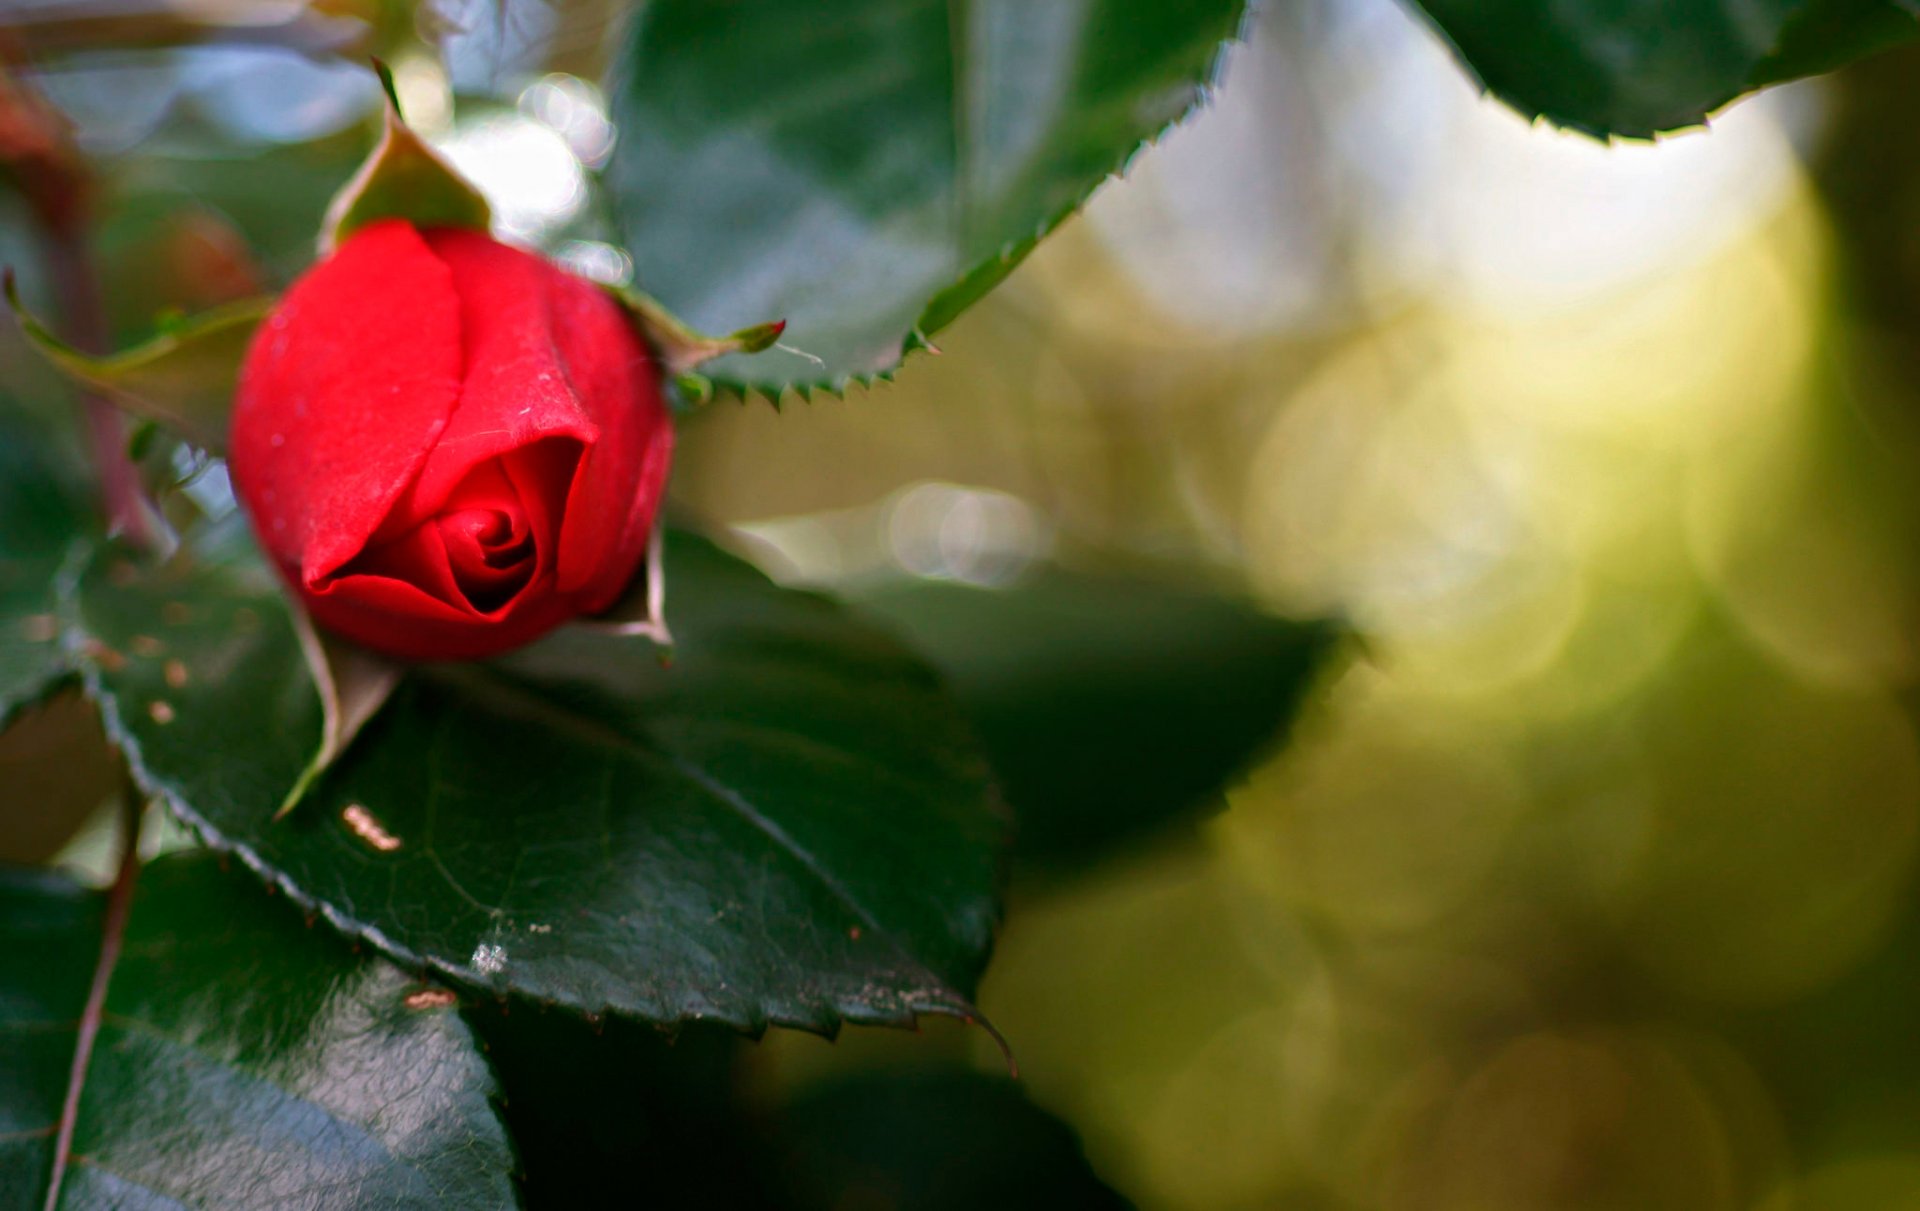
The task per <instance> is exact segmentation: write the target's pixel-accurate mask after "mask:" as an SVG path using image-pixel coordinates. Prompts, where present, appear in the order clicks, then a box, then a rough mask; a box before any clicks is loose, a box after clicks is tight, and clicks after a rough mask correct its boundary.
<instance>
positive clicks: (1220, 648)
mask: <svg viewBox="0 0 1920 1211" xmlns="http://www.w3.org/2000/svg"><path fill="white" fill-rule="evenodd" d="M1188 579H1189V580H1190V579H1191V577H1189V578H1188ZM853 600H854V602H855V603H856V604H857V605H858V606H859V607H860V608H861V609H862V610H864V611H865V612H867V613H869V614H872V615H875V616H877V617H879V618H881V619H883V620H885V621H886V622H888V623H889V624H891V625H892V626H893V627H895V628H896V629H897V630H899V631H900V633H901V634H903V635H904V636H905V637H906V638H907V639H908V640H909V641H910V642H911V643H912V644H913V646H914V647H915V649H916V650H918V651H920V652H922V653H923V654H925V655H926V657H927V658H928V659H929V660H931V661H932V662H933V663H934V664H935V665H936V666H937V667H938V668H939V669H940V671H941V672H942V673H943V674H944V675H945V676H946V678H947V683H948V685H949V686H951V687H952V690H953V693H954V696H955V697H956V698H957V699H958V700H959V701H960V703H961V705H962V706H963V707H964V708H965V709H966V711H967V715H968V718H969V719H970V720H971V722H972V723H973V726H974V730H975V731H976V732H977V733H978V734H979V736H980V739H981V743H982V744H983V745H985V747H986V750H987V756H988V759H989V760H990V761H991V763H992V765H993V768H994V772H995V774H996V775H997V776H998V777H999V780H1000V784H1001V786H1002V788H1003V790H1004V791H1005V794H1006V797H1007V803H1008V805H1009V806H1010V807H1011V808H1012V809H1013V813H1014V816H1015V819H1016V822H1017V826H1018V829H1017V839H1018V856H1019V857H1020V859H1021V860H1022V861H1023V862H1026V863H1030V864H1039V865H1044V866H1050V867H1056V868H1070V867H1075V866H1079V865H1082V864H1085V863H1087V862H1089V861H1093V860H1096V859H1099V858H1101V857H1104V856H1107V855H1108V854H1110V853H1112V852H1113V851H1114V850H1116V849H1119V848H1121V847H1124V846H1126V845H1128V844H1133V843H1139V842H1141V841H1143V840H1145V839H1147V838H1149V837H1159V836H1162V835H1164V834H1165V833H1166V832H1167V831H1168V830H1169V828H1170V827H1171V826H1173V825H1176V824H1179V823H1182V822H1185V821H1188V820H1191V819H1192V818H1193V817H1194V816H1196V815H1197V814H1199V813H1201V812H1204V811H1207V810H1210V809H1214V808H1218V807H1219V806H1221V805H1222V802H1223V801H1222V798H1221V791H1222V789H1223V787H1225V786H1226V785H1227V784H1228V783H1229V782H1230V781H1231V780H1232V779H1233V778H1234V777H1236V776H1237V775H1239V774H1241V773H1243V772H1245V771H1246V770H1247V769H1248V768H1249V767H1250V766H1251V765H1252V764H1253V763H1254V762H1255V761H1257V760H1258V759H1259V758H1260V757H1261V755H1262V754H1264V753H1266V752H1267V751H1269V750H1270V749H1272V748H1274V747H1275V746H1277V745H1278V744H1279V743H1280V742H1281V741H1282V740H1283V739H1284V736H1285V733H1286V731H1287V728H1288V725H1289V724H1290V723H1291V722H1292V720H1293V717H1294V716H1295V715H1296V714H1297V713H1298V712H1299V710H1300V709H1301V707H1302V706H1303V705H1304V704H1305V702H1306V700H1307V694H1308V691H1309V689H1310V688H1311V687H1312V686H1313V685H1314V683H1315V680H1316V678H1317V677H1318V675H1319V673H1320V672H1321V669H1322V667H1323V666H1324V664H1325V663H1326V661H1327V660H1328V659H1329V657H1330V656H1331V655H1332V654H1333V652H1334V651H1335V650H1336V646H1337V642H1338V635H1339V632H1338V631H1337V630H1336V628H1335V627H1333V626H1331V625H1329V624H1327V623H1324V622H1296V621H1289V620H1287V619H1282V618H1274V617H1271V616H1268V615H1265V614H1262V613H1260V612H1259V611H1257V610H1255V609H1253V608H1251V607H1249V606H1248V605H1246V604H1243V603H1241V602H1238V601H1235V600H1232V599H1231V598H1227V597H1222V596H1218V595H1215V594H1211V593H1207V592H1199V591H1191V590H1188V589H1182V588H1176V587H1172V586H1171V585H1170V584H1161V583H1156V582H1154V581H1151V580H1145V579H1137V578H1120V577H1111V576H1093V575H1087V574H1082V573H1075V572H1070V571H1067V570H1065V569H1059V568H1049V569H1046V570H1044V571H1042V572H1040V573H1038V574H1036V575H1033V576H1031V577H1030V578H1029V579H1027V580H1025V581H1023V582H1022V583H1020V584H1018V585H1015V586H1013V587H1009V588H1002V589H983V588H974V587H971V586H966V585H960V584H952V583H941V582H937V581H909V582H894V583H877V584H871V585H867V586H864V587H862V588H861V589H860V591H859V592H858V593H857V594H856V595H855V596H854V598H853Z"/></svg>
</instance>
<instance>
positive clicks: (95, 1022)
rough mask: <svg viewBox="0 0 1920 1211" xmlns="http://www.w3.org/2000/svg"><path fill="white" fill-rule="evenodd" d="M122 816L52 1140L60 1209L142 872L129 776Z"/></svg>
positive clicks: (140, 811)
mask: <svg viewBox="0 0 1920 1211" xmlns="http://www.w3.org/2000/svg"><path fill="white" fill-rule="evenodd" d="M122 795H123V799H122V803H121V806H122V814H121V818H120V834H121V836H120V872H119V874H117V875H115V876H114V880H113V889H112V890H111V891H109V892H108V893H107V914H106V918H105V919H104V921H103V922H102V923H101V927H100V957H99V959H98V960H97V961H96V962H95V963H94V967H93V984H92V986H91V987H89V988H88V989H87V1005H86V1008H85V1009H83V1010H82V1011H81V1013H80V1029H79V1030H78V1031H77V1032H76V1034H75V1037H74V1044H73V1067H72V1068H71V1069H70V1070H69V1071H68V1073H67V1096H66V1100H65V1101H64V1102H63V1103H62V1104H61V1106H60V1128H59V1131H58V1132H57V1133H56V1134H55V1136H54V1141H53V1168H52V1171H51V1173H50V1175H49V1176H48V1178H47V1201H46V1204H45V1209H46V1211H58V1209H59V1206H60V1187H61V1186H62V1185H63V1184H64V1183H65V1181H66V1176H67V1164H68V1162H69V1160H71V1159H72V1156H73V1131H74V1126H75V1124H76V1123H78V1122H79V1119H80V1094H81V1091H82V1090H83V1089H84V1088H85V1087H86V1083H87V1067H88V1065H89V1064H90V1063H91V1062H92V1060H93V1044H94V1040H95V1039H97V1038H98V1037H99V1035H100V1019H101V1018H102V1017H103V1016H104V1015H105V1013H106V1008H107V985H108V984H109V983H110V982H112V980H113V969H114V966H115V965H116V964H118V963H119V961H120V944H121V942H122V941H123V940H124V939H125V938H126V934H127V915H128V910H129V909H130V908H131V907H132V905H133V885H134V883H135V882H136V881H137V880H138V879H139V876H140V824H141V821H142V819H143V818H144V817H145V815H146V806H147V801H146V797H145V796H143V795H142V794H141V793H140V792H139V791H138V790H137V789H136V788H135V787H134V785H133V780H132V779H131V778H127V779H126V781H125V789H124V790H123V792H122Z"/></svg>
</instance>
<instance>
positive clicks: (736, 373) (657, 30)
mask: <svg viewBox="0 0 1920 1211" xmlns="http://www.w3.org/2000/svg"><path fill="white" fill-rule="evenodd" d="M1243 8H1244V5H1243V3H1242V2H1241V0H1185V2H1183V3H1172V2H1170V0H1148V2H1143V0H1050V2H1049V3H1047V4H1044V5H1036V4H1032V3H1029V2H1028V0H849V2H848V3H844V4H838V5H836V6H834V12H833V15H832V18H831V19H822V18H820V17H817V16H809V15H802V14H800V13H799V12H797V11H796V10H795V9H794V7H793V6H792V5H791V4H788V3H784V2H783V0H736V2H734V3H729V4H713V3H711V2H710V0H654V2H653V3H650V4H648V5H646V6H644V7H643V8H641V9H640V10H639V11H638V12H637V13H636V14H635V15H634V17H633V20H632V22H631V27H630V31H629V36H628V39H627V41H626V43H625V45H624V47H623V48H622V49H621V51H620V53H619V56H618V58H617V60H616V63H615V67H614V72H613V80H612V84H611V87H610V91H609V95H610V98H611V100H610V105H611V108H612V111H613V115H614V118H615V120H616V121H617V122H618V124H619V128H620V141H619V143H618V145H617V146H616V148H615V151H614V156H613V160H612V162H611V164H610V165H609V167H608V170H607V184H608V186H609V188H610V192H611V195H612V199H613V205H614V209H615V211H616V213H617V216H618V219H619V222H620V225H621V228H622V231H623V233H624V237H625V240H626V244H627V247H628V250H629V251H630V252H631V254H632V256H633V259H634V265H635V268H636V277H637V280H638V281H639V284H640V285H641V286H642V287H644V288H645V289H646V290H647V291H649V292H650V293H652V294H653V295H654V296H655V297H657V298H659V299H660V300H661V301H662V302H663V303H665V304H666V305H667V306H669V307H671V308H673V310H674V311H675V312H676V313H678V314H679V315H681V316H683V317H685V318H686V319H687V320H688V321H689V322H691V323H692V324H694V325H695V326H697V327H699V328H702V329H705V330H707V331H711V332H726V331H731V330H733V329H735V328H739V327H741V326H742V325H745V324H750V323H755V322H758V321H761V320H765V319H766V318H767V317H769V316H781V317H784V318H785V319H786V320H787V325H788V326H787V330H786V334H785V336H784V337H783V338H782V339H783V341H784V346H783V347H781V348H776V349H774V350H770V351H768V352H766V353H764V354H760V355H758V356H756V357H754V358H753V359H751V360H746V359H742V358H739V357H728V358H722V359H720V360H719V361H716V362H715V363H714V364H713V366H712V368H711V369H710V371H709V372H708V373H709V377H710V378H711V379H712V380H713V381H714V383H715V384H716V385H718V386H719V387H722V388H724V389H727V390H729V391H731V392H732V393H734V394H746V393H749V392H751V393H757V394H762V395H765V396H767V397H769V398H771V399H774V400H776V401H777V400H778V399H779V397H780V396H781V394H782V393H783V392H785V391H788V390H792V391H796V392H798V393H801V394H803V395H805V394H811V393H812V392H814V391H816V390H828V391H835V392H837V391H841V390H843V389H844V388H845V387H846V386H847V385H848V384H850V383H853V382H866V381H872V380H873V379H875V378H884V377H887V376H889V375H890V374H891V373H892V372H893V370H894V369H895V367H897V366H898V364H899V363H900V360H901V359H902V358H903V357H904V356H905V355H906V354H907V353H908V352H910V351H911V350H913V349H914V348H918V347H923V346H924V345H925V343H926V338H927V337H928V336H930V335H931V334H933V333H935V332H937V331H939V330H940V329H941V328H942V327H944V326H945V325H946V324H947V323H949V322H951V321H952V320H953V319H954V317H956V316H958V315H959V314H960V313H961V312H962V311H964V310H966V308H967V307H968V306H970V305H971V304H972V303H974V302H975V301H976V300H978V299H979V298H980V297H981V296H982V295H984V294H985V293H986V292H987V291H988V290H990V289H991V288H992V287H993V286H994V285H995V284H996V283H998V282H999V281H1000V279H1001V278H1003V277H1004V276H1006V274H1007V273H1008V272H1010V271H1011V270H1012V269H1013V267H1014V266H1015V265H1016V264H1018V263H1019V261H1020V260H1021V259H1022V258H1023V257H1025V256H1026V254H1027V253H1028V252H1029V251H1031V249H1032V248H1033V246H1034V244H1035V243H1037V242H1038V240H1039V239H1040V237H1041V236H1043V235H1044V234H1045V233H1046V232H1048V231H1049V230H1051V229H1052V228H1053V227H1054V226H1056V225H1057V224H1058V223H1060V222H1061V221H1062V220H1063V219H1064V218H1065V217H1066V216H1067V215H1068V214H1070V213H1072V211H1073V210H1074V209H1075V208H1076V207H1077V206H1079V205H1080V204H1081V203H1082V202H1084V201H1085V200H1086V198H1087V196H1088V195H1089V194H1090V193H1091V192H1092V191H1093V190H1094V188H1095V187H1096V186H1098V185H1099V184H1100V183H1101V182H1102V181H1103V180H1105V179H1106V178H1107V177H1108V176H1109V175H1111V174H1113V173H1115V172H1118V171H1120V170H1121V169H1123V168H1124V167H1125V165H1126V163H1127V161H1128V160H1129V158H1131V157H1132V155H1133V154H1134V152H1135V151H1137V150H1138V149H1139V147H1140V146H1141V145H1142V144H1143V143H1144V142H1145V141H1146V140H1148V139H1150V138H1152V137H1153V136H1155V135H1156V134H1157V133H1158V132H1160V131H1161V130H1163V129H1165V128H1166V127H1167V126H1168V125H1170V124H1172V123H1173V122H1175V121H1177V120H1179V119H1180V118H1181V117H1182V116H1183V115H1184V114H1186V113H1187V112H1188V111H1189V110H1191V109H1192V107H1193V106H1194V105H1195V104H1197V103H1198V102H1199V101H1200V100H1201V99H1202V98H1203V97H1204V96H1205V94H1206V91H1207V89H1208V87H1209V85H1210V83H1211V81H1212V79H1213V77H1214V74H1215V72H1216V70H1217V64H1218V59H1219V56H1220V53H1221V48H1222V46H1223V44H1224V43H1225V42H1226V41H1227V40H1229V39H1231V38H1232V37H1233V36H1234V35H1235V34H1236V32H1237V31H1238V29H1239V26H1240V23H1241V20H1242V16H1243ZM796 351H797V352H796Z"/></svg>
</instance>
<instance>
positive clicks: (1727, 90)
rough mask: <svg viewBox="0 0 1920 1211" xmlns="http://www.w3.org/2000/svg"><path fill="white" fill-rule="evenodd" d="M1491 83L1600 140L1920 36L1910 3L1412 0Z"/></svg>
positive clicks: (1525, 109) (1695, 117)
mask: <svg viewBox="0 0 1920 1211" xmlns="http://www.w3.org/2000/svg"><path fill="white" fill-rule="evenodd" d="M1418 3H1419V5H1420V7H1421V8H1423V9H1425V10H1426V12H1427V15H1428V16H1429V17H1430V18H1431V19H1432V21H1433V23H1434V24H1435V25H1436V26H1438V27H1439V29H1440V32H1441V33H1443V34H1444V35H1445V36H1446V37H1447V38H1448V39H1449V40H1450V41H1451V42H1452V43H1453V46H1454V48H1455V50H1456V51H1457V52H1458V53H1459V55H1460V58H1461V60H1462V61H1463V62H1464V63H1465V65H1466V67H1467V69H1468V70H1469V71H1471V72H1472V73H1473V74H1474V75H1476V76H1477V77H1478V78H1479V79H1480V81H1481V82H1482V83H1483V84H1484V85H1485V86H1486V88H1487V89H1488V90H1489V91H1491V92H1492V93H1494V94H1495V95H1496V96H1498V97H1500V99H1501V100H1503V101H1505V102H1507V103H1508V104H1509V105H1511V106H1513V107H1514V108H1515V109H1517V110H1519V111H1520V112H1521V113H1522V114H1525V115H1526V116H1527V117H1529V118H1531V117H1536V116H1539V117H1545V118H1547V119H1548V120H1549V121H1552V122H1554V123H1557V124H1559V125H1561V126H1568V127H1572V128H1573V129H1575V130H1583V131H1586V132H1587V133H1589V134H1592V135H1596V136H1601V137H1606V136H1610V135H1625V136H1630V137H1636V138H1650V137H1652V136H1653V135H1655V134H1657V133H1659V132H1662V131H1668V130H1677V129H1679V128H1681V127H1686V126H1697V125H1699V124H1700V123H1701V122H1703V121H1705V120H1706V117H1707V115H1708V114H1710V113H1712V112H1713V111H1714V110H1716V109H1718V108H1720V107H1721V106H1722V105H1725V104H1726V103H1727V102H1729V101H1731V100H1733V99H1734V98H1735V97H1738V96H1739V95H1740V94H1741V93H1744V92H1747V91H1749V90H1751V89H1754V88H1758V87H1761V86H1763V85H1766V84H1772V83H1777V82H1779V81H1782V80H1788V79H1793V78H1796V77H1798V76H1803V75H1808V74H1811V73H1814V72H1819V71H1826V70H1829V69H1831V68H1834V67H1838V66H1840V65H1841V64H1843V63H1846V62H1848V61H1849V60H1852V59H1855V58H1859V57H1860V56H1862V55H1865V54H1869V53H1872V52H1873V51H1876V50H1882V49H1885V48H1886V47H1888V46H1892V45H1894V44H1896V43H1898V42H1902V41H1909V40H1911V39H1913V38H1915V37H1920V13H1917V11H1916V8H1915V6H1914V5H1913V4H1912V3H1911V2H1910V0H1751V2H1737V0H1574V2H1572V3H1565V4H1540V3H1537V2H1536V0H1418Z"/></svg>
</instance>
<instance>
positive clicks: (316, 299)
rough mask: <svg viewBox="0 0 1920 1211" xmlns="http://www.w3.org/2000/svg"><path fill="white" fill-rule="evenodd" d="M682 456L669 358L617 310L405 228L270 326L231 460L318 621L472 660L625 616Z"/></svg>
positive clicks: (316, 283)
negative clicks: (662, 368) (661, 360)
mask: <svg viewBox="0 0 1920 1211" xmlns="http://www.w3.org/2000/svg"><path fill="white" fill-rule="evenodd" d="M672 449H673V430H672V427H671V424H670V422H669V419H668V415H667V409H666V405H665V402H664V401H663V400H662V398H661V394H660V387H659V384H658V382H657V376H656V372H655V367H654V363H653V359H652V356H651V355H650V354H649V353H648V351H647V347H646V344H645V342H644V341H643V340H642V339H641V337H640V335H639V333H638V332H637V331H636V330H635V328H634V325H633V323H632V321H631V320H630V318H629V317H628V315H627V313H626V312H625V310H623V309H622V308H621V307H620V305H619V304H618V303H616V302H615V301H614V300H613V299H612V298H610V297H609V296H608V295H607V294H606V293H605V292H604V291H602V290H601V289H600V288H598V287H597V286H595V285H593V284H592V283H590V282H588V281H586V280H584V279H582V278H579V277H575V276H574V275H572V274H569V273H567V272H565V271H563V270H561V269H559V268H556V267H555V266H553V265H551V264H549V263H547V262H546V261H543V260H541V259H540V258H538V257H536V256H533V255H532V254H530V253H527V252H523V251H521V250H519V249H516V248H510V247H508V246H507V245H505V244H501V243H498V242H497V241H495V240H492V239H489V238H487V237H486V236H485V235H482V234H479V233H477V232H472V231H460V230H452V229H430V230H426V231H419V230H416V229H415V228H414V227H412V226H411V225H410V224H407V223H405V222H401V221H398V220H386V221H382V222H378V223H374V224H372V225H370V226H368V227H365V228H363V229H361V230H360V231H358V232H356V233H355V234H354V235H353V236H351V237H350V238H349V239H347V240H346V241H345V242H344V243H342V244H341V245H340V247H339V248H338V249H336V250H335V251H334V253H333V255H332V256H330V257H328V258H327V259H326V260H324V261H322V262H321V263H320V264H318V265H316V266H314V268H313V269H311V270H310V271H308V273H307V274H306V276H305V277H303V278H301V279H300V280H299V281H298V282H296V283H295V284H294V286H293V288H292V289H291V290H289V291H288V292H287V295H286V297H285V298H284V299H282V300H281V302H280V305H279V306H278V307H277V308H275V310H274V312H273V314H272V315H270V316H269V317H268V318H267V320H266V322H265V323H263V324H262V325H261V326H260V329H259V331H258V333H256V335H255V336H254V338H253V344H252V347H251V348H250V349H249V350H248V352H247V358H246V362H245V364H244V365H243V367H242V368H241V373H240V386H239V392H238V397H237V400H236V402H235V405H234V413H233V434H232V442H231V450H230V453H231V460H230V461H231V467H232V473H233V482H234V488H235V491H236V493H237V494H238V496H239V498H240V501H241V503H242V504H243V505H245V506H246V509H247V512H248V514H249V515H250V516H251V517H252V519H253V526H254V530H255V532H256V533H257V534H258V535H259V537H260V543H261V545H262V546H263V547H265V549H266V550H267V552H268V554H269V555H271V557H272V558H273V561H274V563H275V564H276V565H277V566H278V567H279V569H280V571H281V574H282V575H283V576H285V577H286V579H287V582H288V583H289V584H291V585H292V586H293V589H294V591H295V593H297V594H298V595H299V597H300V599H301V601H302V602H304V603H305V605H306V607H307V609H308V610H309V611H310V612H311V614H312V616H313V619H314V621H315V622H317V623H318V624H319V625H320V626H322V627H325V628H327V629H329V630H332V631H334V632H335V633H337V634H340V635H342V636H344V637H346V638H348V639H351V640H354V641H356V642H358V643H361V644H363V645H365V646H367V647H370V648H374V649H377V650H379V651H383V652H387V653H389V654H392V655H395V656H401V657H406V658H410V659H415V660H466V659H474V658H477V657H482V656H488V655H492V654H494V653H497V652H502V651H505V650H507V649H509V648H513V647H517V646H519V645H521V644H524V643H526V642H528V641H530V640H532V639H534V638H536V637H537V636H539V635H541V634H543V633H544V632H546V631H548V630H550V629H551V628H553V627H554V626H557V625H558V624H560V623H562V622H565V621H566V620H567V619H569V618H572V617H574V616H576V615H580V614H592V613H596V612H598V611H601V610H604V609H606V608H607V607H609V606H611V605H612V604H613V603H614V601H615V600H616V599H617V598H618V597H620V595H621V593H622V591H623V590H624V589H625V588H626V587H627V585H628V583H629V582H630V581H631V580H632V579H633V577H634V575H635V574H636V572H637V570H638V568H639V567H640V564H641V561H642V559H643V557H644V556H645V554H646V548H647V542H648V539H649V537H650V535H651V532H652V527H653V519H654V514H655V511H656V510H657V509H658V507H659V504H660V496H661V493H662V492H663V490H664V489H665V487H666V480H667V464H668V461H669V459H670V457H671V454H672Z"/></svg>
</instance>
